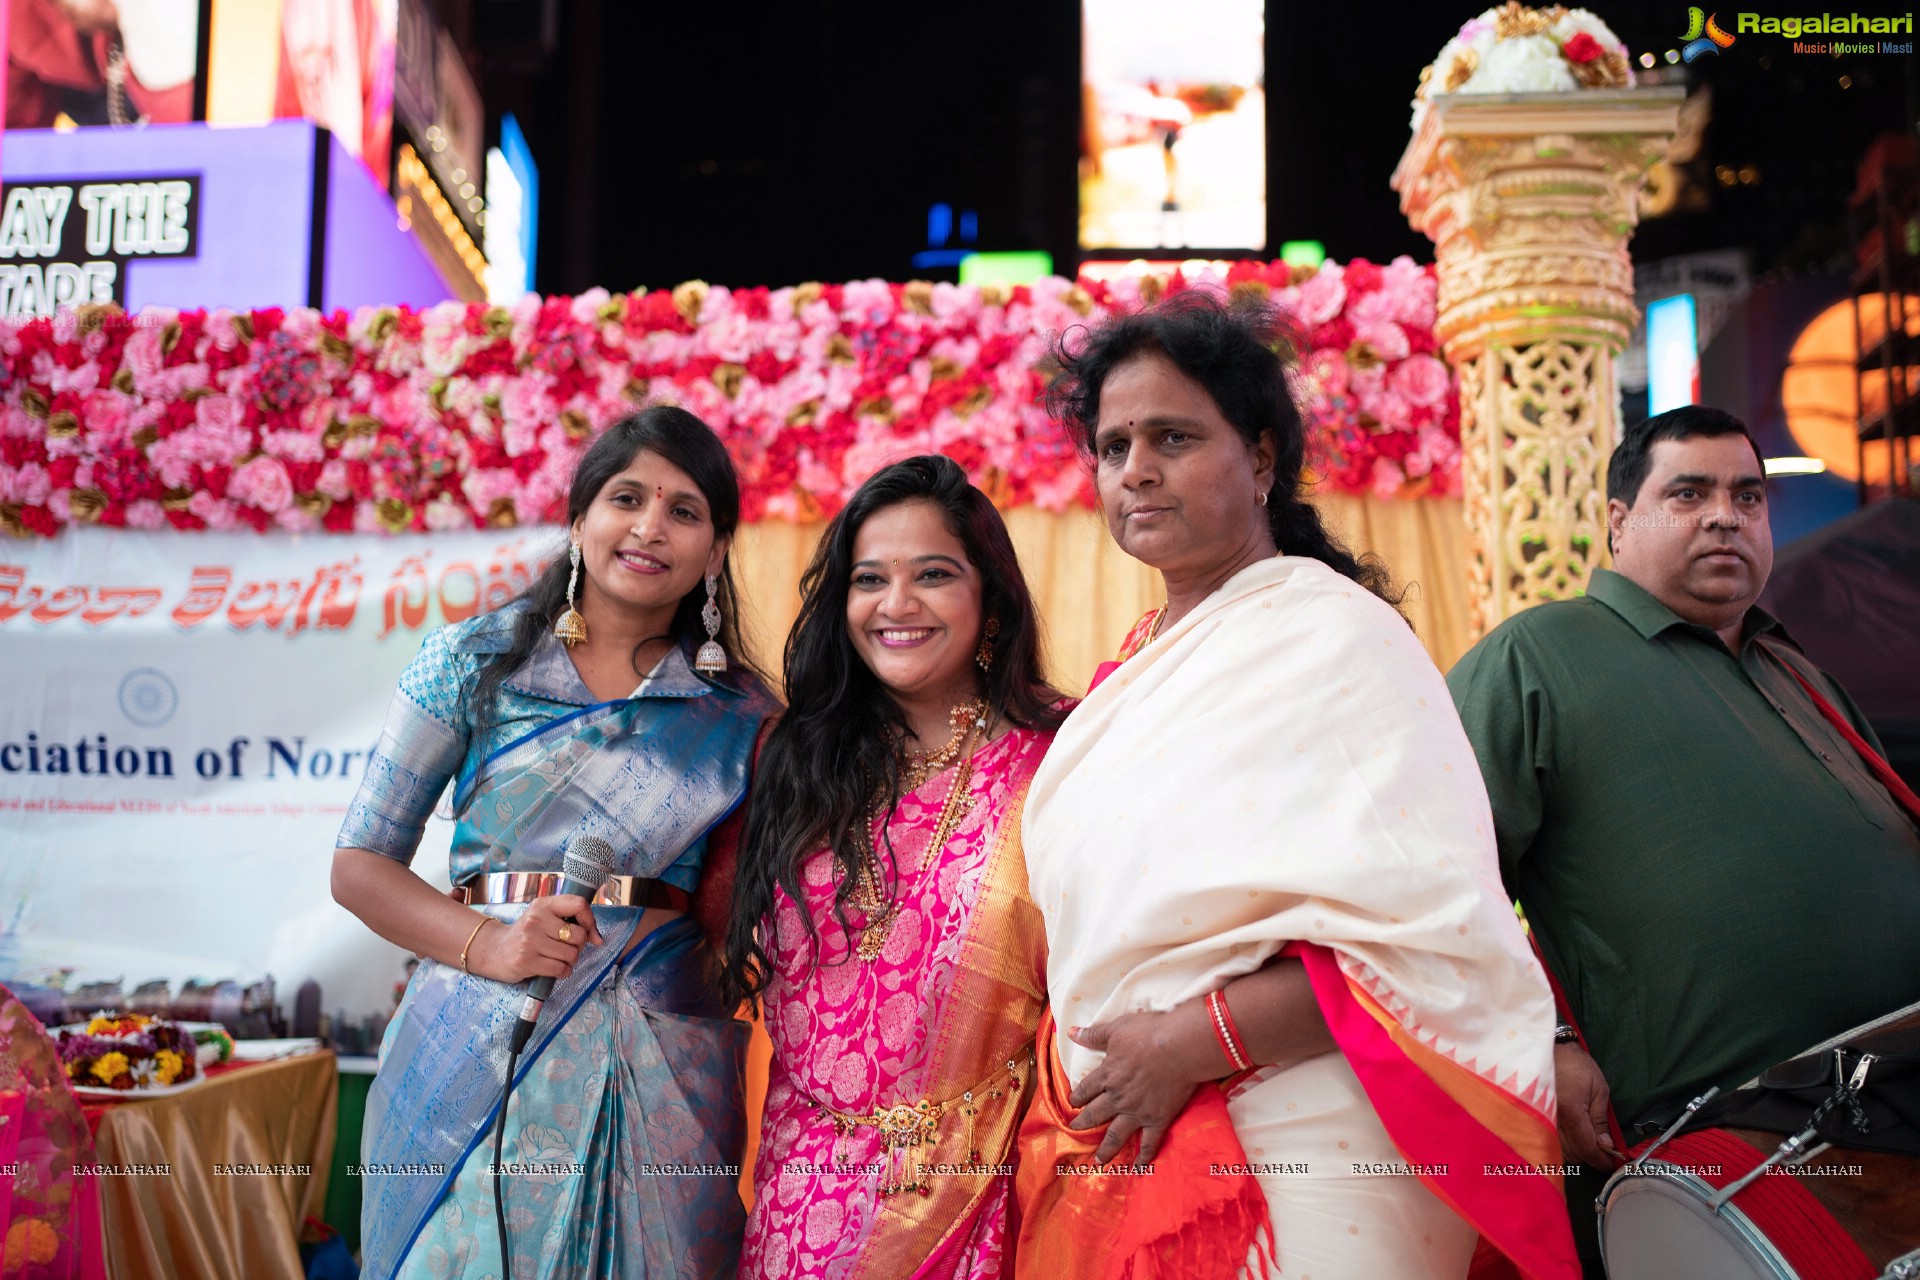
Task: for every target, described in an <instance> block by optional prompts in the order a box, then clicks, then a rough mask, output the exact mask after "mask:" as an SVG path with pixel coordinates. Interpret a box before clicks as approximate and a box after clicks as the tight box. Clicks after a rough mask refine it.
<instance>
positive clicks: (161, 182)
mask: <svg viewBox="0 0 1920 1280" xmlns="http://www.w3.org/2000/svg"><path fill="white" fill-rule="evenodd" d="M199 196H200V180H199V179H198V178H197V177H177V178H175V177H167V178H140V179H131V180H124V181H122V180H114V179H104V180H75V181H57V182H48V181H40V182H32V183H18V184H15V185H13V186H8V187H0V316H5V317H6V318H8V319H14V318H18V317H23V316H50V315H52V314H53V313H54V312H55V311H56V310H57V309H58V308H60V307H74V306H81V305H83V304H86V303H94V302H116V303H119V304H121V305H122V306H124V305H125V304H126V301H127V293H126V270H125V268H126V265H127V264H128V263H129V262H132V261H137V260H139V259H142V258H191V257H194V256H196V241H197V230H198V225H197V224H198V218H199V208H200V199H199Z"/></svg>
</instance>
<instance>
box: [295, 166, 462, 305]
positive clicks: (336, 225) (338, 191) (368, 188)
mask: <svg viewBox="0 0 1920 1280" xmlns="http://www.w3.org/2000/svg"><path fill="white" fill-rule="evenodd" d="M329 144H330V150H329V154H328V161H329V163H328V167H327V239H326V249H325V254H326V266H325V271H324V273H323V274H324V278H323V279H322V281H321V290H320V294H321V299H322V303H323V306H322V309H323V310H326V311H332V310H334V309H335V308H336V307H344V308H346V309H347V310H349V311H351V310H353V309H354V308H355V307H379V306H393V305H396V304H398V303H403V302H404V303H406V304H407V305H408V306H410V307H413V308H414V309H415V310H418V309H419V308H421V307H426V306H431V305H432V304H433V303H436V302H442V301H445V300H446V299H448V298H451V297H453V296H454V295H453V293H452V291H451V290H449V289H448V288H447V285H446V281H444V280H442V279H441V278H440V273H439V271H437V270H436V269H435V268H434V265H433V263H432V262H431V261H430V260H429V259H428V258H427V254H426V250H424V249H422V248H421V247H420V242H419V241H418V240H416V239H414V237H413V235H412V233H411V232H407V231H402V230H401V229H400V218H399V215H398V214H397V213H396V212H395V211H394V207H393V201H392V200H390V199H388V198H387V193H386V192H384V191H382V190H381V189H380V188H379V187H378V186H377V185H376V184H375V183H374V181H373V175H372V174H370V173H368V172H367V170H366V166H364V165H362V164H361V163H360V162H359V161H357V160H355V159H354V158H353V157H352V156H350V155H348V154H347V151H346V148H344V147H342V146H341V145H340V143H339V141H338V140H336V139H333V138H331V137H329Z"/></svg>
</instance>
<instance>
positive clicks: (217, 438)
mask: <svg viewBox="0 0 1920 1280" xmlns="http://www.w3.org/2000/svg"><path fill="white" fill-rule="evenodd" d="M1184 288H1211V289H1219V290H1227V291H1233V292H1241V293H1245V294H1251V295H1257V296H1261V297H1266V298H1270V299H1271V300H1272V302H1273V303H1274V304H1275V305H1276V306H1277V307H1278V308H1279V310H1281V311H1282V312H1283V313H1285V314H1286V315H1287V316H1289V317H1290V318H1291V319H1292V320H1293V322H1294V323H1295V324H1296V326H1297V327H1298V329H1299V332H1300V335H1301V339H1302V349H1301V352H1300V355H1301V368H1300V380H1299V390H1300V394H1301V396H1302V407H1303V409H1304V410H1305V412H1306V414H1307V417H1308V420H1309V424H1310V426H1311V428H1312V430H1313V435H1312V450H1313V452H1312V457H1311V463H1312V465H1313V467H1314V469H1315V471H1316V472H1317V473H1318V475H1319V476H1320V478H1321V483H1322V484H1323V486H1324V487H1325V488H1326V489H1328V490H1331V491H1333V492H1339V493H1370V494H1374V495H1377V496H1381V497H1418V496H1421V495H1424V494H1428V493H1432V494H1448V493H1454V492H1457V491H1458V486H1459V430H1458V414H1457V407H1456V395H1455V389H1454V383H1453V378H1452V376H1451V374H1450V372H1449V370H1448V368H1447V366H1446V365H1445V364H1444V363H1442V362H1441V361H1440V360H1439V359H1438V357H1437V355H1436V354H1435V341H1434V335H1433V324H1434V295H1435V281H1434V274H1433V270H1432V268H1431V267H1427V266H1422V265H1419V264H1416V263H1415V262H1413V261H1412V260H1411V259H1408V258H1398V259H1395V260H1394V261H1393V262H1390V263H1386V264H1379V265H1377V264H1374V263H1370V262H1367V261H1364V260H1359V259H1356V260H1354V261H1352V262H1348V263H1344V264H1341V263H1327V264H1325V265H1323V266H1321V267H1319V268H1318V269H1314V268H1307V267H1300V268H1290V267H1289V266H1287V265H1286V264H1285V263H1280V262H1273V263H1263V262H1251V261H1249V262H1241V263H1236V264H1234V265H1233V266H1232V268H1231V270H1229V271H1226V272H1225V273H1224V274H1223V273H1221V272H1219V271H1217V270H1214V269H1211V268H1209V269H1207V270H1205V271H1203V272H1201V273H1200V274H1197V275H1195V276H1192V277H1186V276H1182V275H1179V274H1176V275H1175V276H1173V277H1172V279H1170V280H1167V279H1162V278H1159V277H1127V278H1122V279H1118V280H1112V281H1097V280H1082V281H1077V282H1076V281H1071V280H1064V279H1060V278H1057V277H1056V278H1049V279H1045V280H1041V281H1038V282H1036V283H1034V284H1032V285H1020V286H1017V287H1014V288H1002V287H998V286H992V285H981V286H975V285H950V284H929V283H927V282H925V281H916V282H912V283H908V284H897V283H889V282H887V281H882V280H859V281H854V282H852V283H848V284H827V285H823V284H802V285H796V286H793V287H790V288H783V289H764V288H760V289H740V290H729V289H725V288H720V287H717V286H714V287H709V286H708V285H705V284H703V283H701V282H699V281H691V282H688V283H687V284H683V285H681V286H679V287H678V288H676V289H673V290H670V291H659V292H652V293H649V292H646V291H644V290H642V291H636V292H634V293H629V294H609V293H607V292H606V291H604V290H594V291H592V292H589V293H585V294H582V295H580V296H578V297H573V298H567V297H553V298H544V299H543V298H539V297H531V296H530V297H527V298H524V299H522V300H521V301H520V302H519V303H516V304H515V305H514V306H513V307H511V308H505V307H495V306H488V305H485V304H483V303H461V302H445V303H440V304H438V305H436V306H433V307H430V308H428V309H427V310H425V311H413V310H410V309H408V308H406V307H383V308H363V309H362V310H360V311H359V312H357V313H355V314H353V315H351V316H349V315H348V314H347V313H345V312H336V313H334V314H332V315H323V314H321V313H320V312H317V311H308V310H293V311H281V310H273V309H269V310H259V311H249V312H231V311H218V310H216V311H171V310H160V309H148V310H147V311H144V312H142V313H141V314H140V315H138V316H134V317H127V316H124V315H121V314H119V312H118V311H117V309H114V308H110V307H86V308H80V309H78V310H76V311H73V312H68V313H64V314H62V315H61V316H59V317H57V318H55V319H51V320H46V319H39V320H30V321H24V322H7V323H0V529H4V530H7V531H10V532H12V533H15V534H21V535H26V534H31V535H39V536H48V537H50V536H52V535H54V534H55V533H57V532H58V531H59V530H60V529H61V528H63V527H65V526H67V525H70V524H97V525H112V526H125V527H131V528H138V529H159V528H168V527H171V528H176V529H246V528H251V529H255V530H266V529H269V528H280V529H290V530H295V531H303V530H305V531H320V530H331V531H347V530H353V531H364V532H385V533H402V532H409V531H423V530H441V529H468V528H476V527H480V528H485V527H489V526H510V525H515V524H531V523H548V522H553V521H556V520H558V519H559V518H560V515H561V512H562V510H563V508H564V505H565V500H566V490H567V484H568V481H569V479H570V478H571V476H572V473H573V468H574V464H575V463H576V462H577V461H578V459H579V457H580V455H581V453H582V452H583V451H584V450H585V449H586V447H587V444H588V442H589V441H590V440H591V439H592V437H593V435H594V434H595V433H596V432H598V431H599V430H601V429H603V428H604V427H606V426H607V425H608V424H609V423H610V422H612V421H613V420H614V419H615V418H617V417H619V416H620V415H622V414H624V413H628V412H631V411H632V410H633V409H635V408H637V407H639V406H640V405H642V404H645V403H649V402H663V401H664V402H673V403H678V404H681V405H683V406H685V407H686V408H687V409H689V410H691V411H692V412H694V413H696V414H698V415H699V416H700V417H701V418H702V419H704V420H705V421H706V422H707V423H708V424H709V425H710V426H712V427H713V428H714V430H715V431H717V432H718V433H719V434H720V437H721V438H722V439H723V440H724V441H725V442H726V444H727V446H728V449H729V450H730V452H731V453H732V455H733V458H734V461H735V463H736V465H737V466H738V468H739V472H740V478H741V488H742V506H743V510H742V516H743V518H744V519H746V520H749V521H755V520H766V519H779V520H795V521H809V520H817V519H821V518H823V517H826V516H831V515H832V514H833V513H834V512H836V511H838V510H839V509H840V507H841V506H842V505H843V504H844V503H845V502H846V499H847V498H848V497H849V496H850V495H851V493H852V492H853V490H854V489H855V488H856V487H858V485H859V484H860V483H861V481H863V480H865V479H866V477H867V476H869V475H871V474H872V473H873V472H874V471H876V470H878V469H879V468H880V467H882V466H885V465H886V464H887V463H890V462H893V461H897V460H898V459H900V458H903V457H907V456H910V455H912V454H916V453H928V452H938V453H945V454H947V455H948V456H950V457H952V458H954V459H955V460H956V461H958V462H959V463H961V465H962V466H964V467H965V468H966V469H967V472H968V474H969V476H970V477H971V478H972V479H973V480H974V482H975V483H976V484H978V485H980V487H981V488H982V489H984V490H985V491H986V492H987V493H988V494H989V495H990V496H991V497H992V498H993V500H994V501H995V502H996V503H997V504H999V505H1000V506H1002V507H1016V506H1025V505H1031V506H1037V507H1040V508H1043V509H1046V510H1053V511H1059V510H1064V509H1067V508H1070V507H1074V506H1090V505H1092V501H1093V490H1092V484H1091V481H1090V478H1089V474H1088V471H1087V468H1086V467H1085V466H1084V465H1083V463H1082V462H1081V460H1080V458H1079V457H1078V456H1077V454H1076V453H1075V450H1074V446H1073V444H1072V442H1071V441H1070V440H1069V439H1068V438H1067V437H1066V435H1065V434H1064V433H1063V432H1061V431H1060V430H1059V429H1058V428H1057V427H1056V426H1055V425H1054V424H1053V422H1052V421H1051V420H1049V419H1048V417H1047V415H1046V412H1045V410H1044V409H1043V408H1042V407H1041V403H1040V393H1041V392H1042V390H1043V389H1044V386H1045V378H1046V376H1047V375H1046V372H1045V357H1046V354H1047V350H1048V345H1049V343H1050V342H1051V341H1052V340H1053V338H1054V337H1055V336H1056V335H1058V334H1060V333H1062V332H1070V331H1073V330H1075V329H1076V328H1078V327H1080V326H1086V325H1092V324H1096V323H1098V322H1099V321H1100V320H1101V319H1103V318H1104V317H1106V316H1107V315H1109V314H1111V313H1112V312H1114V311H1116V310H1122V309H1129V308H1134V307H1138V306H1141V305H1143V304H1145V303H1148V302H1151V301H1153V300H1154V299H1155V298H1157V297H1159V296H1161V294H1163V293H1165V292H1168V291H1171V290H1178V289H1184Z"/></svg>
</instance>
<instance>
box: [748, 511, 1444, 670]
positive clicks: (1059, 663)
mask: <svg viewBox="0 0 1920 1280" xmlns="http://www.w3.org/2000/svg"><path fill="white" fill-rule="evenodd" d="M1317 501H1318V505H1319V507H1320V510H1321V513H1322V515H1323V516H1324V517H1325V518H1326V520H1327V523H1328V525H1329V527H1331V528H1332V529H1333V530H1334V532H1335V533H1337V534H1338V535H1339V536H1340V537H1341V538H1342V539H1344V540H1345V541H1346V543H1347V545H1348V546H1349V547H1351V548H1352V549H1353V550H1354V551H1356V552H1359V551H1372V552H1375V553H1377V554H1378V555H1379V556H1381V557H1382V558H1383V559H1384V560H1385V561H1386V563H1387V567H1388V569H1389V570H1391V571H1392V574H1393V579H1394V582H1395V583H1396V584H1398V585H1400V586H1404V587H1406V588H1407V596H1406V602H1405V604H1404V606H1403V608H1404V610H1405V612H1406V615H1407V617H1408V619H1409V620H1410V621H1411V622H1412V623H1413V628H1414V631H1415V632H1416V633H1417V634H1418V635H1419V637H1420V639H1421V641H1422V642H1424V643H1425V644H1426V646H1427V652H1429V653H1431V654H1432V655H1433V659H1434V661H1435V662H1436V663H1438V664H1439V665H1440V668H1441V669H1442V670H1445V669H1446V668H1447V667H1450V666H1452V665H1453V662H1454V660H1455V659H1457V658H1458V657H1459V656H1460V655H1461V654H1462V653H1464V652H1466V649H1467V602H1466V591H1467V587H1466V545H1467V538H1466V523H1465V519H1464V516H1463V514H1462V511H1461V505H1460V500H1459V499H1458V498H1421V499H1416V500H1412V501H1385V500H1382V499H1379V498H1370V497H1369V498H1358V497H1350V496H1348V495H1345V494H1328V495H1325V496H1323V497H1321V498H1319V499H1318V500H1317ZM1006 520H1007V529H1008V531H1009V532H1010V533H1011V534H1012V535H1013V544H1014V547H1015V549H1016V550H1018V552H1019V553H1020V566H1021V568H1022V569H1023V570H1024V571H1025V573H1026V575H1027V587H1028V589H1029V590H1031V591H1032V592H1033V598H1034V603H1035V605H1036V606H1037V607H1038V609H1039V611H1040V620H1041V623H1042V625H1043V627H1044V628H1045V633H1046V644H1047V659H1048V664H1047V665H1048V674H1049V675H1050V676H1051V677H1052V679H1053V683H1054V685H1055V687H1057V688H1058V689H1060V690H1061V691H1062V692H1064V693H1079V692H1080V691H1081V690H1083V689H1085V688H1086V687H1087V680H1088V679H1089V678H1090V677H1091V676H1092V675H1093V669H1094V668H1095V667H1096V666H1098V665H1099V664H1100V663H1101V662H1104V661H1105V660H1107V659H1108V658H1110V657H1112V656H1113V651H1114V649H1115V648H1116V647H1118V645H1119V643H1120V641H1121V639H1122V638H1123V637H1124V636H1125V635H1126V633H1127V628H1128V627H1130V626H1132V625H1133V624H1134V622H1135V621H1136V620H1137V619H1138V618H1139V617H1140V615H1141V614H1143V613H1145V612H1146V611H1147V610H1149V609H1151V608H1153V607H1154V606H1156V605H1158V604H1159V603H1160V599H1161V592H1160V576H1159V575H1158V574H1157V573H1155V572H1154V571H1153V570H1151V569H1149V568H1147V567H1146V566H1145V565H1142V564H1141V563H1139V562H1138V561H1136V560H1133V559H1131V558H1130V557H1128V556H1127V555H1126V554H1125V553H1124V552H1122V551H1120V550H1119V549H1118V548H1117V547H1115V546H1114V545H1113V542H1112V540H1111V539H1110V538H1108V537H1107V530H1106V525H1105V524H1104V523H1103V522H1102V520H1101V518H1100V516H1099V515H1098V514H1097V513H1095V512H1091V511H1068V512H1062V513H1055V512H1050V511H1041V510H1038V509H1037V508H1033V507H1020V508H1016V509H1015V510H1012V511H1009V512H1007V513H1006ZM824 529H825V525H823V524H803V525H796V524H789V523H787V522H785V521H767V522H765V523H763V524H754V525H747V526H745V527H743V528H742V529H741V530H740V536H739V546H738V547H737V548H736V549H735V552H734V555H733V566H734V574H735V576H736V578H737V579H738V582H739V585H740V589H741V592H742V594H743V595H744V596H745V599H746V604H747V610H748V616H747V618H746V620H745V624H746V631H747V634H748V636H749V638H750V641H751V643H752V644H753V646H754V652H755V653H756V654H757V655H758V656H759V658H760V660H761V661H762V662H763V663H764V664H765V665H766V666H767V668H768V669H769V670H771V671H774V672H776V673H777V672H778V670H779V666H780V650H781V646H782V645H783V644H784V643H785V640H786V635H787V629H788V628H789V627H790V626H792V625H793V619H794V615H795V614H796V613H798V612H799V609H800V574H801V571H802V570H804V569H805V568H806V566H807V561H808V560H809V559H810V558H811V557H812V555H813V549H814V544H815V543H816V542H818V541H819V538H820V534H821V532H822V531H823V530H824Z"/></svg>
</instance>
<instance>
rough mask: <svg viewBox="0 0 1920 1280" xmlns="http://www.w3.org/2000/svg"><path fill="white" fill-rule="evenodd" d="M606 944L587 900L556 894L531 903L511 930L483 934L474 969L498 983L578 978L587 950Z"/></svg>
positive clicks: (477, 940)
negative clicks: (582, 954) (577, 970)
mask: <svg viewBox="0 0 1920 1280" xmlns="http://www.w3.org/2000/svg"><path fill="white" fill-rule="evenodd" d="M569 916H571V917H572V918H573V921H572V922H570V921H569V920H568V917H569ZM504 923H505V922H504V921H503V922H502V924H504ZM604 941H605V939H604V938H602V937H601V936H600V929H599V926H598V925H597V924H596V923H595V922H594V918H593V908H592V907H590V906H588V905H587V900H586V899H585V898H582V897H580V896H579V895H578V894H572V893H561V894H555V895H554V896H552V897H550V898H535V899H534V900H533V901H532V902H529V903H528V904H527V909H526V910H525V911H524V912H522V913H521V914H520V918H519V919H518V920H515V921H514V922H513V923H512V924H511V925H509V926H507V927H505V928H501V927H498V926H489V927H487V928H484V929H482V930H480V933H479V936H477V937H476V938H474V940H473V946H474V950H475V952H476V954H477V958H476V962H475V963H473V964H471V965H470V966H469V967H470V968H471V969H472V971H473V972H475V973H477V974H480V975H481V976H482V977H487V978H492V979H494V980H495V981H496V982H525V981H526V980H527V979H529V978H539V977H548V978H566V977H570V976H571V975H572V974H573V966H574V965H575V964H576V963H577V962H578V961H579V959H580V948H581V947H582V946H584V945H585V944H587V943H589V942H591V943H594V944H596V945H598V944H599V943H601V942H604Z"/></svg>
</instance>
